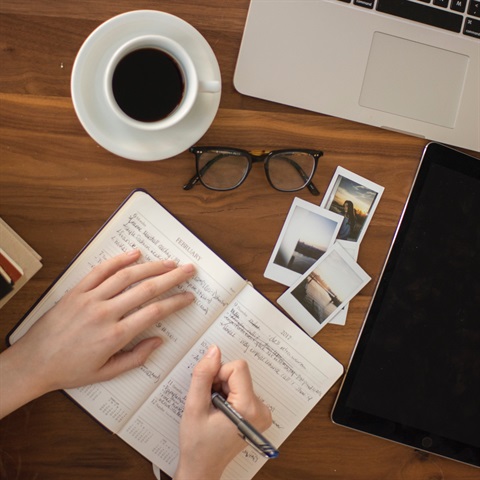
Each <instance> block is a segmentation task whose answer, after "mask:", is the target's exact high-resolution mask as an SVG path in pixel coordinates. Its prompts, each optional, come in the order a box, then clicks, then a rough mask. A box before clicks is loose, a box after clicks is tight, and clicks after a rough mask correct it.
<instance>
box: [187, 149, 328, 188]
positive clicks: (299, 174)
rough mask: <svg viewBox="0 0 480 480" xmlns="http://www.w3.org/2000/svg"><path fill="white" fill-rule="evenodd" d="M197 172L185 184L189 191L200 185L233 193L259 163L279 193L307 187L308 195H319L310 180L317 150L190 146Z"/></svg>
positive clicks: (317, 154) (313, 171)
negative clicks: (255, 164)
mask: <svg viewBox="0 0 480 480" xmlns="http://www.w3.org/2000/svg"><path fill="white" fill-rule="evenodd" d="M190 152H191V153H193V154H194V155H195V161H196V168H197V173H196V174H195V175H194V176H193V177H192V178H191V179H190V180H189V181H188V183H186V184H185V185H184V186H183V188H184V190H190V189H191V188H193V187H194V186H195V185H196V184H197V183H198V182H201V183H202V184H203V185H204V186H205V187H207V188H209V189H210V190H221V191H227V190H233V189H234V188H237V187H239V186H240V185H241V184H242V183H243V182H244V181H245V179H246V178H247V175H248V174H249V173H250V170H251V169H252V165H253V164H254V163H259V162H263V165H264V167H265V174H266V175H267V180H268V182H269V183H270V185H271V186H272V187H273V188H275V189H276V190H279V191H281V192H296V191H298V190H301V189H302V188H304V187H307V188H308V189H309V190H310V192H311V193H312V195H320V192H319V191H318V190H317V188H316V187H315V185H314V184H313V183H312V177H313V174H314V173H315V170H316V169H317V164H318V159H319V158H320V157H321V156H322V155H323V152H321V151H319V150H304V149H290V150H274V151H272V152H264V151H261V152H258V153H254V152H248V151H246V150H241V149H238V148H227V147H191V148H190Z"/></svg>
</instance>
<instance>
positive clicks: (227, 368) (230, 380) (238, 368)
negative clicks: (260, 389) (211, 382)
mask: <svg viewBox="0 0 480 480" xmlns="http://www.w3.org/2000/svg"><path fill="white" fill-rule="evenodd" d="M215 380H216V381H217V382H221V384H222V389H223V391H224V392H225V393H226V394H227V395H230V394H232V395H241V396H242V397H245V396H246V395H248V396H252V397H253V396H255V393H254V391H253V382H252V377H251V375H250V369H249V368H248V363H247V362H246V361H245V360H235V361H233V362H228V363H225V364H224V365H222V368H221V369H220V370H219V372H218V375H217V377H216V379H215Z"/></svg>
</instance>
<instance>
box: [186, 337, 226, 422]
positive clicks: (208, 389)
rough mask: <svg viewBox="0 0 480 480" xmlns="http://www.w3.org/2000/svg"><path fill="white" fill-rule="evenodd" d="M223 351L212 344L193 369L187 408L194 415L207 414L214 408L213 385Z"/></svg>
mask: <svg viewBox="0 0 480 480" xmlns="http://www.w3.org/2000/svg"><path fill="white" fill-rule="evenodd" d="M221 356H222V355H221V352H220V349H219V348H218V347H217V346H216V345H211V346H210V348H209V349H208V350H207V353H206V354H205V356H204V357H203V358H202V359H201V360H200V361H199V362H198V363H197V365H196V366H195V368H194V370H193V375H192V382H191V384H190V389H189V391H188V395H187V400H186V402H185V410H186V411H187V410H188V412H189V414H191V415H193V416H197V415H205V414H206V413H208V412H209V410H210V409H211V408H212V385H213V381H214V379H215V377H216V375H217V373H218V371H219V369H220V365H221Z"/></svg>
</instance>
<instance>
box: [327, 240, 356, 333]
mask: <svg viewBox="0 0 480 480" xmlns="http://www.w3.org/2000/svg"><path fill="white" fill-rule="evenodd" d="M337 242H338V243H339V244H340V245H341V246H342V247H343V248H344V249H345V250H346V252H347V253H348V254H349V255H350V256H351V257H352V258H353V259H354V260H355V261H357V259H358V253H359V249H360V245H359V244H358V243H354V242H347V241H344V240H337ZM347 314H348V303H347V304H346V305H345V306H344V307H343V308H342V309H341V310H340V311H339V312H338V313H337V314H336V315H335V316H334V317H333V318H332V319H331V320H330V322H328V323H331V324H332V325H342V326H343V325H345V324H346V323H347Z"/></svg>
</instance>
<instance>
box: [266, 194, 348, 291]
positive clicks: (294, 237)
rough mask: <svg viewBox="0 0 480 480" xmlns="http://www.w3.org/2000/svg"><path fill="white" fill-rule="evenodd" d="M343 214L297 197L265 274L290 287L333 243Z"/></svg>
mask: <svg viewBox="0 0 480 480" xmlns="http://www.w3.org/2000/svg"><path fill="white" fill-rule="evenodd" d="M342 220H343V218H342V216H340V215H337V214H336V213H333V212H330V211H329V210H326V209H325V208H322V207H319V206H318V205H315V204H313V203H310V202H307V201H305V200H302V199H300V198H295V199H294V200H293V202H292V205H291V207H290V210H289V212H288V215H287V218H286V219H285V223H284V224H283V227H282V231H281V232H280V236H279V237H278V240H277V243H276V245H275V247H274V249H273V252H272V255H271V256H270V260H269V261H268V264H267V268H266V269H265V273H264V276H265V277H266V278H270V279H272V280H275V281H276V282H279V283H281V284H283V285H286V286H287V287H289V286H290V285H292V284H293V283H294V282H295V281H297V280H298V279H299V278H300V277H301V276H302V275H303V274H304V273H305V272H306V271H307V270H308V269H309V268H310V267H311V266H312V265H313V264H314V263H315V262H316V261H317V260H318V259H319V258H321V256H322V255H324V254H325V252H326V251H327V250H328V249H329V248H330V247H331V246H332V245H333V242H334V241H335V239H336V237H337V234H338V231H339V229H340V225H341V223H342Z"/></svg>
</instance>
